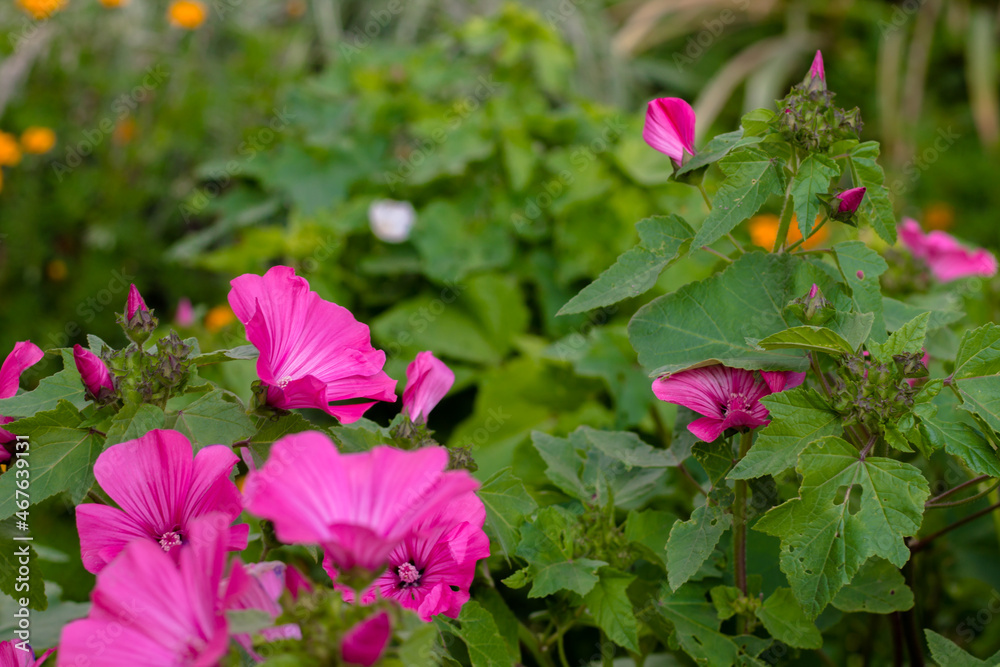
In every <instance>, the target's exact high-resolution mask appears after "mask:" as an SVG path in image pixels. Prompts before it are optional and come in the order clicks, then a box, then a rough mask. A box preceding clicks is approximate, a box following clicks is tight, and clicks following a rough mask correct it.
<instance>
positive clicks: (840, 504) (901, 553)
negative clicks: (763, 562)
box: [755, 436, 930, 618]
mask: <svg viewBox="0 0 1000 667" xmlns="http://www.w3.org/2000/svg"><path fill="white" fill-rule="evenodd" d="M796 469H797V470H798V472H799V473H800V474H801V475H802V483H801V486H800V488H799V498H795V499H792V500H789V501H787V502H785V503H784V504H782V505H779V506H778V507H775V508H773V509H772V510H770V511H769V512H768V513H767V514H765V515H764V516H763V517H761V519H760V520H759V521H758V522H757V524H756V525H755V528H756V529H757V530H760V531H762V532H765V533H767V534H769V535H774V536H775V537H779V538H781V558H780V564H781V571H782V572H784V573H785V575H786V576H787V577H788V581H789V583H790V584H791V586H792V590H793V591H794V592H795V597H796V598H797V599H798V600H799V602H800V603H801V604H802V607H803V609H804V610H805V612H806V614H807V615H808V616H809V617H810V618H815V617H816V616H817V615H818V614H819V612H820V611H822V610H823V608H824V607H825V606H826V605H827V604H828V603H829V602H830V601H831V600H832V599H833V597H834V596H835V595H836V593H837V591H839V590H840V589H841V588H842V587H843V586H844V585H845V584H847V583H848V582H849V581H850V580H851V579H852V578H853V577H854V575H855V574H856V573H857V571H858V569H859V568H860V567H861V565H862V564H863V563H864V562H865V561H866V560H868V558H870V557H871V556H881V557H882V558H885V559H886V560H888V561H890V562H891V563H893V564H894V565H896V566H897V567H902V566H903V564H904V563H906V561H907V560H908V559H909V557H910V550H909V549H908V548H907V546H906V542H905V539H904V538H905V537H907V536H910V535H915V534H916V532H917V530H918V529H919V528H920V522H921V520H922V518H923V512H924V502H925V501H926V500H927V497H928V496H929V495H930V489H929V486H928V484H927V480H926V479H925V478H924V476H923V474H922V473H921V472H920V470H919V469H917V468H915V467H914V466H912V465H910V464H908V463H903V462H900V461H896V460H894V459H888V458H880V457H867V458H866V459H864V460H861V459H859V457H858V451H857V450H856V449H855V448H854V447H853V446H852V445H850V444H849V443H847V442H845V441H844V440H842V439H840V438H836V437H832V436H828V437H825V438H823V439H821V440H818V441H816V442H813V443H812V444H810V445H809V446H807V447H806V448H805V449H804V450H803V451H802V453H801V454H800V455H799V462H798V466H797V467H796ZM854 485H858V486H860V488H861V492H862V496H861V502H860V508H859V509H857V510H856V512H855V513H853V514H852V513H851V502H850V500H849V499H848V496H849V495H850V492H851V489H852V488H853V486H854Z"/></svg>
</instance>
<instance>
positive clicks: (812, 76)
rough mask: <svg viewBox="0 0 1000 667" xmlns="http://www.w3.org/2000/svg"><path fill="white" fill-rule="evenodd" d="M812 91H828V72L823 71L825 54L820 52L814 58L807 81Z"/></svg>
mask: <svg viewBox="0 0 1000 667" xmlns="http://www.w3.org/2000/svg"><path fill="white" fill-rule="evenodd" d="M805 82H806V83H807V84H809V89H810V90H826V72H825V71H824V70H823V54H822V53H820V52H819V51H818V50H817V51H816V55H815V56H814V57H813V61H812V65H811V66H810V67H809V74H808V75H806V81H805Z"/></svg>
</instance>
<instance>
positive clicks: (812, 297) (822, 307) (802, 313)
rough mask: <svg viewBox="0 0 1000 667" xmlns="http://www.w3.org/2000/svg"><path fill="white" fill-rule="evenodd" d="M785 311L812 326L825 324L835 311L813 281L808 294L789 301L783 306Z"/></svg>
mask: <svg viewBox="0 0 1000 667" xmlns="http://www.w3.org/2000/svg"><path fill="white" fill-rule="evenodd" d="M785 311H786V312H788V313H791V314H792V315H794V316H795V317H797V318H799V320H800V321H801V322H802V323H803V324H809V325H812V326H822V325H824V324H826V323H827V322H829V321H830V320H831V319H832V318H833V316H834V315H836V312H837V311H836V309H835V308H834V307H833V304H832V303H830V302H829V301H827V300H826V297H824V296H823V293H822V292H821V291H820V289H819V286H818V285H816V284H815V283H813V286H812V288H810V290H809V294H807V295H806V296H803V297H799V298H798V299H795V300H794V301H792V302H790V303H789V304H788V305H787V306H785Z"/></svg>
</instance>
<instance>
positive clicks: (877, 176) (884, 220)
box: [847, 141, 896, 245]
mask: <svg viewBox="0 0 1000 667" xmlns="http://www.w3.org/2000/svg"><path fill="white" fill-rule="evenodd" d="M878 154H879V145H878V142H877V141H866V142H864V143H862V144H858V145H856V146H854V147H853V148H852V149H851V152H850V155H849V156H848V158H847V159H848V164H849V165H850V169H851V177H852V180H853V181H854V187H861V186H864V187H865V188H866V190H865V198H864V199H863V200H861V206H859V207H858V212H857V216H858V218H859V219H860V220H861V222H863V223H865V224H869V225H871V226H872V229H874V230H875V233H876V234H878V235H879V236H880V237H881V238H882V240H883V241H885V242H886V243H888V244H890V245H891V244H893V243H895V242H896V214H895V212H894V211H893V209H892V202H891V201H889V190H888V188H886V187H885V185H883V183H884V181H885V172H883V171H882V167H880V166H879V164H878V161H877V160H878Z"/></svg>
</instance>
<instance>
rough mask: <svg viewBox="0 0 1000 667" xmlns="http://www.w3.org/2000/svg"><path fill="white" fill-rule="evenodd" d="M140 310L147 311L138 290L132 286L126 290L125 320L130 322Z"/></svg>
mask: <svg viewBox="0 0 1000 667" xmlns="http://www.w3.org/2000/svg"><path fill="white" fill-rule="evenodd" d="M141 310H149V309H148V308H146V302H145V301H143V299H142V295H141V294H139V290H138V289H137V288H136V286H135V285H132V286H130V287H129V290H128V298H127V299H126V300H125V319H126V320H131V319H132V318H133V317H135V314H136V313H138V312H139V311H141Z"/></svg>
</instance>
